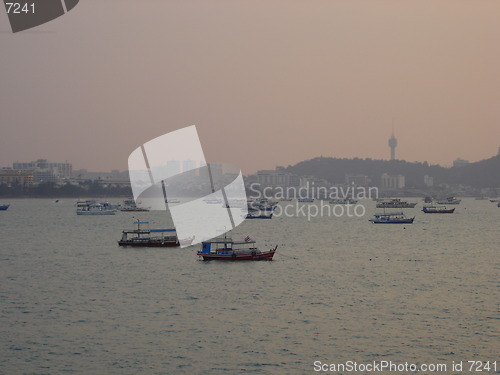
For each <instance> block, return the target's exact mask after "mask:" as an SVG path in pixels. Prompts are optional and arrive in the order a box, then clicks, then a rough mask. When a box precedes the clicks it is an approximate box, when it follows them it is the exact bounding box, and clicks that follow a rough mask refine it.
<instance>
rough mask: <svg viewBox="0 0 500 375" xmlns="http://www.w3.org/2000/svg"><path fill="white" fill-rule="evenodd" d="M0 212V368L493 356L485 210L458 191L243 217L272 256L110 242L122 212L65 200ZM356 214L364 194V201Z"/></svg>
mask: <svg viewBox="0 0 500 375" xmlns="http://www.w3.org/2000/svg"><path fill="white" fill-rule="evenodd" d="M9 203H11V207H10V208H9V210H8V211H6V212H0V235H1V240H2V242H1V250H0V280H1V286H0V330H1V340H0V373H5V374H61V373H78V374H138V373H151V374H202V373H203V374H238V373H243V372H245V373H252V374H303V373H314V371H313V362H314V361H316V360H320V361H322V362H325V363H331V362H346V361H349V360H352V361H358V362H364V363H367V362H370V361H374V360H375V361H379V360H387V361H394V362H405V361H408V362H413V363H436V362H447V363H451V362H452V361H460V360H464V361H467V360H483V361H487V360H490V361H493V360H498V353H499V350H498V349H499V328H500V320H499V318H500V314H499V309H500V308H499V289H500V288H499V287H500V282H499V276H500V272H499V268H500V267H499V255H498V254H499V250H500V241H499V222H500V220H499V219H500V208H498V207H496V205H494V204H493V203H490V202H488V201H475V200H473V199H465V200H464V201H463V202H462V204H461V205H459V206H457V210H456V213H455V214H453V215H429V214H427V215H426V214H423V213H422V212H420V211H419V210H420V209H421V207H422V205H421V204H419V205H418V206H417V208H415V209H413V210H408V213H411V214H412V215H413V213H414V214H415V215H416V219H415V223H414V224H413V225H373V224H370V223H369V222H368V218H369V216H366V217H363V218H349V217H343V218H335V217H329V218H328V217H326V218H313V219H312V220H311V221H309V222H308V221H307V219H306V218H304V217H292V218H285V217H276V218H273V219H272V220H247V221H246V222H245V223H244V224H243V225H241V226H240V227H238V228H237V229H236V230H235V232H236V233H234V235H233V237H240V236H241V237H244V236H246V235H250V236H251V237H252V238H254V239H255V240H257V241H258V244H259V246H260V248H266V247H270V246H272V245H274V244H278V245H279V248H278V252H277V253H276V256H275V260H274V261H272V262H248V263H246V262H235V263H232V262H230V263H218V262H203V261H199V260H198V258H197V256H196V250H197V247H189V248H186V249H179V248H173V249H172V248H167V249H123V248H119V247H118V246H117V243H116V241H117V240H118V239H119V237H120V233H121V230H122V229H124V228H133V224H132V222H133V219H132V216H136V217H140V218H141V219H144V220H150V221H151V222H152V223H153V224H152V226H158V227H162V226H165V221H166V219H165V217H164V216H165V215H164V214H163V213H161V212H151V213H140V214H139V215H138V214H137V213H136V214H132V213H118V214H117V215H116V216H101V217H99V216H93V217H92V216H91V217H85V216H77V215H76V214H75V207H74V201H71V200H66V201H62V202H60V203H57V204H56V203H54V202H53V201H52V200H11V201H10V202H9ZM364 204H365V205H366V207H367V213H368V214H371V213H373V212H374V211H375V208H374V207H375V205H374V202H371V201H365V202H364Z"/></svg>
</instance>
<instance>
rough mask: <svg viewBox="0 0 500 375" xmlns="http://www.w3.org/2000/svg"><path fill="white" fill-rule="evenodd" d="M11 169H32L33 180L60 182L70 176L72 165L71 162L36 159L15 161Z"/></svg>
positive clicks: (37, 181)
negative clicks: (25, 161)
mask: <svg viewBox="0 0 500 375" xmlns="http://www.w3.org/2000/svg"><path fill="white" fill-rule="evenodd" d="M12 169H14V170H22V171H32V174H33V182H34V183H35V184H38V183H41V182H61V181H62V180H64V179H69V178H71V174H72V171H73V166H72V165H71V163H68V162H65V163H56V162H49V161H48V160H47V159H38V160H36V161H31V162H27V163H21V162H15V163H13V164H12Z"/></svg>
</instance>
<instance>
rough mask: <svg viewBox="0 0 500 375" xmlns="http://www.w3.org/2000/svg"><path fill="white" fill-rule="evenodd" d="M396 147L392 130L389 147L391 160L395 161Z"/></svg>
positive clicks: (396, 143) (396, 141) (396, 142)
mask: <svg viewBox="0 0 500 375" xmlns="http://www.w3.org/2000/svg"><path fill="white" fill-rule="evenodd" d="M397 145H398V140H397V139H396V137H395V136H394V130H393V131H392V135H391V138H389V147H390V148H391V160H396V146H397Z"/></svg>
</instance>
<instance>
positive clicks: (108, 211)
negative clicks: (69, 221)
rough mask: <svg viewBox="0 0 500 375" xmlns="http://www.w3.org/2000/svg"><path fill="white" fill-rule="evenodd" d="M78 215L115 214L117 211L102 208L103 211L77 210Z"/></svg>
mask: <svg viewBox="0 0 500 375" xmlns="http://www.w3.org/2000/svg"><path fill="white" fill-rule="evenodd" d="M76 214H77V215H115V214H116V211H112V210H102V211H76Z"/></svg>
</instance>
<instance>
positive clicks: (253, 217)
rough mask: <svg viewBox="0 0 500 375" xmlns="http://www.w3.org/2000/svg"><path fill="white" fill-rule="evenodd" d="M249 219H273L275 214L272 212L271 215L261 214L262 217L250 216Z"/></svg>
mask: <svg viewBox="0 0 500 375" xmlns="http://www.w3.org/2000/svg"><path fill="white" fill-rule="evenodd" d="M246 218H247V219H272V218H273V213H272V212H271V213H270V214H267V215H266V214H260V215H256V214H248V215H247V216H246Z"/></svg>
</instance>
